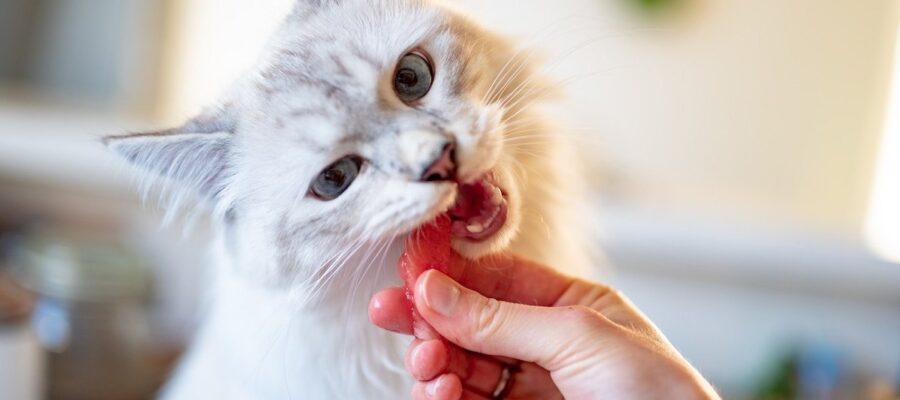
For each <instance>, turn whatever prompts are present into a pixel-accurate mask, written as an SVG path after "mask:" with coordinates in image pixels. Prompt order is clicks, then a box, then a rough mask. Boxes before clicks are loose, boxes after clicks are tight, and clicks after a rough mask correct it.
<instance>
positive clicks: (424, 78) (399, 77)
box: [394, 53, 434, 104]
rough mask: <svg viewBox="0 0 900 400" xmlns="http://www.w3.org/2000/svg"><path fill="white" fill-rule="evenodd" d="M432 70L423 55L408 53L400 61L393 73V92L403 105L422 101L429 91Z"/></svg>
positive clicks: (432, 78)
mask: <svg viewBox="0 0 900 400" xmlns="http://www.w3.org/2000/svg"><path fill="white" fill-rule="evenodd" d="M433 81H434V69H433V68H432V66H431V63H429V62H428V59H426V58H425V57H424V56H423V55H421V54H419V53H409V54H407V55H405V56H403V58H401V59H400V62H399V63H398V64H397V72H395V73H394V92H396V93H397V97H399V98H400V100H403V102H404V103H407V104H409V103H412V102H415V101H417V100H420V99H422V98H423V97H425V95H427V94H428V92H429V91H430V90H431V84H432V83H433Z"/></svg>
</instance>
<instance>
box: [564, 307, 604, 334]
mask: <svg viewBox="0 0 900 400" xmlns="http://www.w3.org/2000/svg"><path fill="white" fill-rule="evenodd" d="M566 314H567V320H569V321H571V322H572V323H573V324H574V326H575V327H576V328H578V329H581V330H596V329H599V328H601V327H602V326H603V322H604V320H603V318H601V317H600V314H598V313H597V311H594V310H593V309H592V308H590V307H587V306H571V307H566Z"/></svg>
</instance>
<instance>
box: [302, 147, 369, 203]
mask: <svg viewBox="0 0 900 400" xmlns="http://www.w3.org/2000/svg"><path fill="white" fill-rule="evenodd" d="M360 168H362V160H361V159H360V158H359V157H356V156H349V157H344V158H342V159H340V160H338V161H337V162H335V163H334V164H331V165H329V166H328V168H325V170H324V171H322V172H321V173H319V176H318V177H316V180H315V181H313V183H312V186H311V187H310V191H311V192H312V194H313V195H315V196H316V197H318V198H319V199H321V200H325V201H331V200H334V199H336V198H338V197H340V196H341V195H342V194H344V192H346V191H347V189H348V188H350V185H351V184H352V183H353V181H354V180H356V177H357V176H358V175H359V170H360Z"/></svg>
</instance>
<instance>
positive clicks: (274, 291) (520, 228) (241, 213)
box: [106, 0, 586, 400]
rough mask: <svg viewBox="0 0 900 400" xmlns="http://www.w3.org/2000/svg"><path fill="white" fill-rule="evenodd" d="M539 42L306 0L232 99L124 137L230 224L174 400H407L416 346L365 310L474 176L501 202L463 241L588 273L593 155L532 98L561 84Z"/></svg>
mask: <svg viewBox="0 0 900 400" xmlns="http://www.w3.org/2000/svg"><path fill="white" fill-rule="evenodd" d="M248 6H249V3H248ZM528 54H531V53H522V52H518V51H516V49H515V48H514V47H513V46H512V45H511V44H510V43H508V42H507V41H505V40H504V39H502V38H500V37H498V36H496V35H493V34H491V33H488V32H486V31H485V30H483V29H482V28H480V27H479V26H477V25H475V24H474V23H472V22H470V21H469V20H468V19H466V18H465V17H463V16H461V15H460V14H459V13H458V12H455V11H452V10H451V9H449V8H448V7H447V6H446V5H442V4H439V3H437V2H433V1H425V0H331V1H329V0H301V1H300V2H299V3H298V4H297V6H296V8H295V10H294V11H293V13H292V14H291V15H290V16H288V18H287V19H286V21H285V22H284V24H283V25H282V26H281V27H280V29H279V30H278V31H277V33H276V34H275V36H274V38H273V39H272V40H271V42H270V43H269V44H268V46H267V48H266V51H265V53H264V56H263V58H262V60H261V61H260V62H259V63H258V65H257V66H256V67H255V68H253V69H252V70H250V71H248V72H247V73H246V74H245V75H244V76H243V77H242V78H240V79H239V80H238V81H237V82H236V83H235V84H234V85H233V87H232V88H231V90H229V91H228V92H227V93H226V95H225V96H224V97H223V98H222V99H221V102H220V103H219V105H217V106H215V107H212V108H209V109H208V110H207V111H206V112H204V113H203V114H202V115H200V116H198V117H196V118H194V119H192V120H191V121H189V122H187V123H186V124H184V125H183V126H181V127H178V128H175V129H172V130H167V131H163V132H158V133H148V134H134V135H125V136H116V137H109V138H107V139H106V143H107V144H108V145H109V146H110V148H112V149H113V150H114V151H116V152H117V153H119V154H121V155H122V156H124V157H125V158H127V159H128V160H130V161H131V162H133V163H134V164H136V165H138V166H140V167H143V168H145V169H147V170H149V171H150V172H152V173H153V175H154V176H156V177H159V178H162V180H164V181H165V182H166V184H167V186H169V195H168V197H167V199H168V200H169V202H170V203H171V206H172V207H174V208H178V207H185V206H186V205H187V204H188V203H189V202H190V201H191V200H189V199H191V198H192V197H191V195H190V194H191V193H193V194H196V195H199V196H200V198H202V199H205V200H208V202H209V203H210V204H212V206H213V208H214V210H215V213H214V215H216V216H217V221H219V224H218V225H219V227H220V229H218V231H219V235H218V238H217V240H216V242H215V245H214V250H215V254H216V260H217V269H216V270H217V278H216V281H215V282H214V283H212V285H213V289H212V291H211V293H212V298H211V299H210V304H209V310H208V315H206V317H205V321H204V323H203V325H202V329H201V330H200V332H199V333H198V334H197V336H196V338H195V340H194V343H193V346H192V347H191V348H190V350H189V352H188V353H187V355H186V356H185V358H184V359H183V361H182V363H181V365H180V367H179V368H178V370H177V371H176V374H175V375H174V377H173V379H172V381H171V382H169V384H168V385H167V386H166V388H165V390H164V391H163V393H162V396H163V397H165V398H167V399H185V400H197V399H291V398H295V399H337V398H352V399H361V398H365V399H397V398H405V397H408V396H409V388H410V386H411V382H410V381H409V378H407V374H406V373H405V372H404V371H403V369H402V366H401V365H402V361H401V360H402V352H403V349H404V348H405V346H406V345H407V344H408V343H409V338H405V337H401V336H399V335H394V334H391V333H386V332H384V331H381V330H379V329H377V328H375V327H374V326H372V325H371V324H370V323H369V321H368V318H367V314H366V305H367V302H368V300H369V298H370V296H371V295H372V294H373V293H374V292H375V291H377V290H379V289H382V288H386V287H388V286H396V285H398V284H399V279H398V278H397V275H396V272H395V264H396V261H397V258H398V255H399V252H400V251H401V244H402V242H403V240H404V238H405V236H406V235H407V234H408V232H409V231H411V230H412V229H413V228H415V227H416V226H418V225H421V224H422V223H424V222H427V221H429V220H431V219H433V218H434V217H435V216H436V215H438V214H440V213H442V212H444V211H446V210H447V209H448V207H450V206H451V205H452V204H453V203H454V201H455V199H456V197H457V194H458V188H459V187H460V185H462V184H478V185H485V186H486V187H488V188H489V190H491V191H494V192H495V193H496V196H494V197H493V199H492V200H491V201H484V204H477V205H476V206H477V207H480V208H479V209H478V210H479V211H478V212H476V213H475V214H472V215H468V216H466V217H464V218H461V219H460V218H457V219H458V220H457V221H455V222H454V235H455V238H454V242H453V245H454V248H455V249H456V250H457V251H459V252H460V253H462V254H463V255H465V256H466V257H470V258H475V257H479V256H482V255H484V254H487V253H490V252H496V251H500V250H506V249H511V250H512V251H515V252H518V253H521V254H523V255H525V256H527V257H529V258H532V259H536V260H538V261H542V262H545V263H548V264H552V265H559V266H565V267H568V268H573V269H576V268H579V267H582V266H584V265H585V261H586V260H585V258H586V257H585V256H584V254H583V253H582V252H581V251H580V246H579V241H578V237H579V236H578V233H577V230H576V229H574V227H575V226H576V224H577V217H578V216H577V215H575V209H574V208H573V207H572V206H571V200H572V199H574V198H575V197H577V196H576V194H575V189H576V187H575V186H576V185H575V183H576V182H577V179H575V176H574V175H575V173H574V172H573V171H574V169H573V168H574V167H575V164H576V161H575V160H574V159H573V158H572V157H571V155H570V153H569V152H568V150H567V148H566V147H565V146H564V145H563V144H562V143H561V141H560V140H559V139H560V138H562V136H563V135H559V134H557V133H556V132H554V130H553V129H552V128H550V127H549V126H548V125H546V124H545V123H544V122H543V120H542V118H541V117H540V116H539V115H538V114H537V113H536V111H535V110H534V106H535V105H536V103H537V102H538V101H539V100H540V99H541V98H542V97H545V95H546V94H547V93H548V92H551V91H552V89H553V86H552V85H547V84H546V83H545V82H546V81H545V80H544V79H543V77H541V76H539V74H538V71H537V70H536V69H535V68H534V67H533V66H532V65H530V63H529V60H530V59H531V57H530V56H528ZM194 198H195V197H194Z"/></svg>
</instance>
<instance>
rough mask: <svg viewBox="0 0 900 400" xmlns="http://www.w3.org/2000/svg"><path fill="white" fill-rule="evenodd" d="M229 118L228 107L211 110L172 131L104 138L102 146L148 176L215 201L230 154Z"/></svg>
mask: <svg viewBox="0 0 900 400" xmlns="http://www.w3.org/2000/svg"><path fill="white" fill-rule="evenodd" d="M230 114H231V113H230V112H229V108H228V107H221V108H215V109H211V110H207V111H206V112H204V113H203V114H201V115H200V116H198V117H196V118H193V119H191V120H189V121H188V122H187V123H185V124H184V125H182V126H180V127H177V128H174V129H169V130H165V131H160V132H149V133H136V134H127V135H120V136H108V137H105V138H103V142H104V143H105V144H106V145H107V146H108V147H109V148H110V149H111V150H113V151H114V152H115V153H117V154H118V155H120V156H122V157H123V158H125V159H126V160H128V161H129V162H131V163H132V164H134V165H136V166H138V167H140V168H143V169H144V170H146V171H148V172H150V173H151V174H154V175H157V176H160V177H165V178H169V179H173V180H175V181H177V182H179V183H180V184H181V185H182V186H184V187H186V188H187V189H189V190H191V191H193V192H195V193H197V194H200V195H202V196H204V197H207V198H210V199H215V198H216V197H217V195H218V193H219V192H220V191H221V190H222V187H223V186H224V182H223V180H224V178H225V176H226V175H227V174H226V171H227V169H228V164H229V155H230V154H231V143H232V140H233V136H234V118H233V117H232V116H231V115H230Z"/></svg>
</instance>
